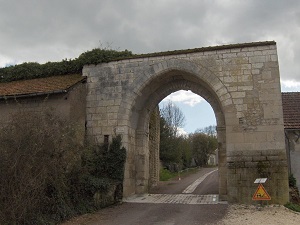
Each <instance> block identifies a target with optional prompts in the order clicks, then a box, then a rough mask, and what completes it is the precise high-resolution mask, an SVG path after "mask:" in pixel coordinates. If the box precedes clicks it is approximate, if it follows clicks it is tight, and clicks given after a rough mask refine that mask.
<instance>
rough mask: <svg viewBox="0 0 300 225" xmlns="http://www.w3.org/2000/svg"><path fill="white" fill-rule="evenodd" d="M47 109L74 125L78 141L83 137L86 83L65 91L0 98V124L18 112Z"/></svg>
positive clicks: (6, 121) (6, 122) (82, 140)
mask: <svg viewBox="0 0 300 225" xmlns="http://www.w3.org/2000/svg"><path fill="white" fill-rule="evenodd" d="M42 110H49V111H51V112H53V113H55V114H56V115H58V116H59V117H60V118H61V119H63V120H68V121H70V122H71V123H72V124H74V125H75V126H76V130H77V137H76V138H77V139H78V141H79V142H80V143H83V142H84V138H85V117H86V116H85V114H86V85H85V84H82V83H80V84H78V85H76V86H75V87H74V88H72V89H71V90H70V91H69V92H67V93H60V94H50V95H48V96H47V95H40V96H31V97H29V96H28V97H21V98H8V99H1V100H0V115H1V116H0V126H5V125H6V124H8V123H9V121H11V120H12V119H13V117H14V116H15V115H16V114H18V112H40V111H42Z"/></svg>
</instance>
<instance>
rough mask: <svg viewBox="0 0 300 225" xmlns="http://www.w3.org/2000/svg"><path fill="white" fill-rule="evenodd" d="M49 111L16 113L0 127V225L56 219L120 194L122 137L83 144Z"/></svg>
mask: <svg viewBox="0 0 300 225" xmlns="http://www.w3.org/2000/svg"><path fill="white" fill-rule="evenodd" d="M75 133H76V128H75V127H74V126H72V125H70V124H68V123H67V122H65V121H62V120H60V119H59V118H58V117H56V116H55V115H54V114H53V113H51V112H49V111H45V112H39V113H38V112H30V113H29V112H27V113H23V112H19V113H18V114H16V115H14V121H13V122H11V123H9V124H8V125H7V126H5V127H3V128H2V129H1V131H0V142H1V145H0V161H1V164H0V184H1V186H0V224H57V223H58V222H59V221H62V220H65V219H67V218H69V217H71V216H74V215H77V214H81V213H86V212H91V211H93V210H95V209H98V208H99V207H103V206H106V205H109V204H113V203H115V202H116V201H118V200H119V199H120V195H121V194H122V182H123V174H124V163H125V157H126V150H125V149H124V148H122V147H121V137H119V136H118V137H115V138H113V141H112V143H111V144H110V145H109V146H108V145H103V146H95V145H91V146H90V145H87V146H86V147H85V148H84V146H81V145H80V144H79V143H78V142H77V141H76V140H75V139H74V136H75Z"/></svg>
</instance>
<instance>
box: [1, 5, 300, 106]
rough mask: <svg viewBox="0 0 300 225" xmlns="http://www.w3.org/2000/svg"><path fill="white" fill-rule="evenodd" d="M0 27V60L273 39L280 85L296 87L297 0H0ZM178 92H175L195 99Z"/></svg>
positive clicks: (193, 102)
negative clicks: (88, 51) (100, 49)
mask: <svg viewBox="0 0 300 225" xmlns="http://www.w3.org/2000/svg"><path fill="white" fill-rule="evenodd" d="M0 30H1V33H0V46H1V48H0V49H1V50H0V67H4V66H6V65H11V64H16V63H22V62H29V61H30V62H40V63H44V62H47V61H61V60H62V59H65V58H68V59H69V58H76V57H78V56H79V55H80V54H81V53H82V52H85V51H87V50H91V49H93V48H97V47H107V46H109V47H111V48H113V49H119V50H124V49H128V50H131V51H132V52H133V53H149V52H157V51H166V50H177V49H187V48H198V47H205V46H214V45H223V44H232V43H244V42H252V41H270V40H274V41H276V42H277V48H278V56H279V65H280V75H281V83H282V90H283V91H300V1H299V0H185V1H183V0H0ZM185 95H186V96H188V95H187V94H185ZM186 96H183V95H182V94H177V97H176V98H175V99H177V100H178V99H180V98H187V99H188V100H185V101H183V100H182V101H179V102H180V104H181V103H184V102H186V104H185V105H190V107H192V108H195V107H196V106H197V105H201V100H199V99H198V98H197V97H193V96H191V97H186ZM197 101H198V102H197Z"/></svg>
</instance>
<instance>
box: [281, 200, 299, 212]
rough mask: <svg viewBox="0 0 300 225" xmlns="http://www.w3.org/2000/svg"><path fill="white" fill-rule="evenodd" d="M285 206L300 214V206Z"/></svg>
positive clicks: (290, 204)
mask: <svg viewBox="0 0 300 225" xmlns="http://www.w3.org/2000/svg"><path fill="white" fill-rule="evenodd" d="M284 206H285V207H287V208H288V209H290V210H293V211H295V212H300V205H299V204H295V203H291V202H288V203H286V204H285V205H284Z"/></svg>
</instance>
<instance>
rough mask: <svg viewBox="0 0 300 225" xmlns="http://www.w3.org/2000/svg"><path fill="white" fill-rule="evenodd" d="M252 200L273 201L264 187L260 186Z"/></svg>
mask: <svg viewBox="0 0 300 225" xmlns="http://www.w3.org/2000/svg"><path fill="white" fill-rule="evenodd" d="M252 200H271V196H270V195H269V194H268V192H267V191H266V189H265V188H264V186H263V185H262V184H259V185H258V187H257V190H256V192H255V193H254V195H253V197H252Z"/></svg>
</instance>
